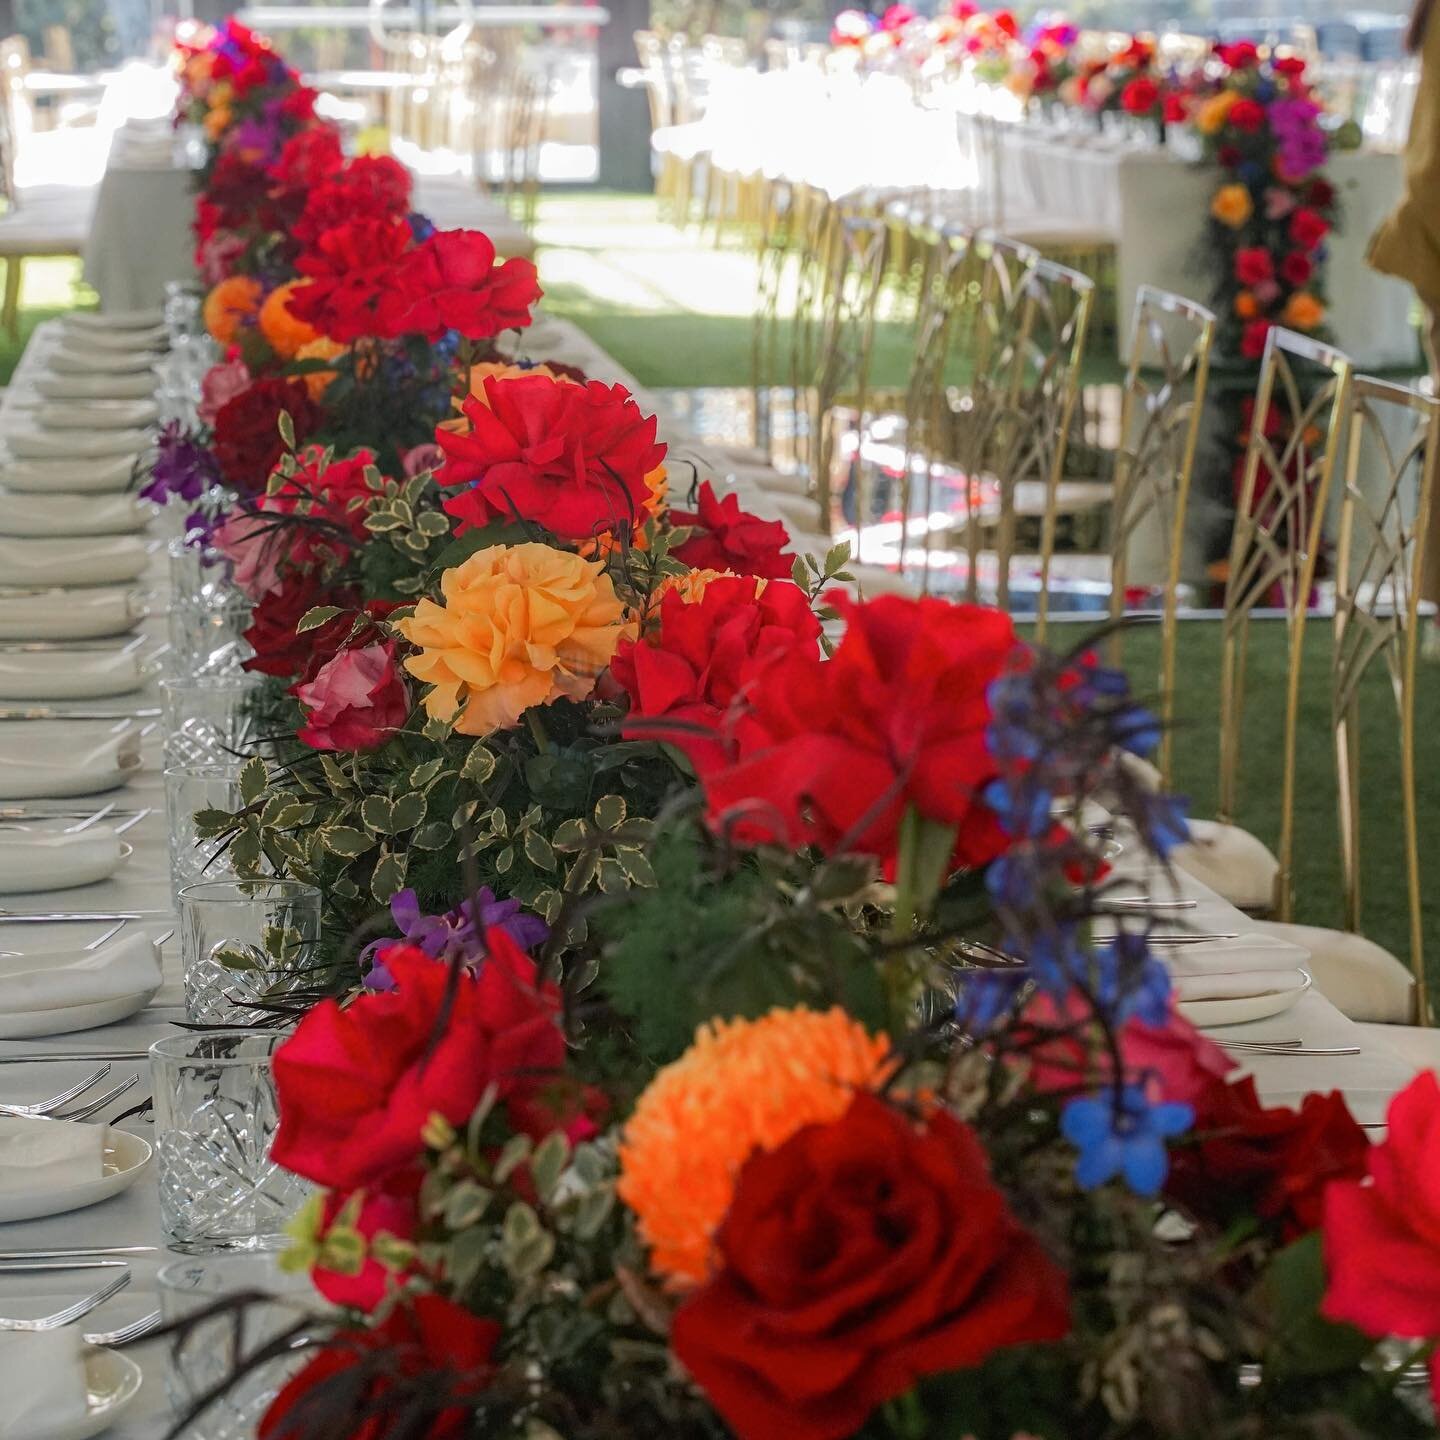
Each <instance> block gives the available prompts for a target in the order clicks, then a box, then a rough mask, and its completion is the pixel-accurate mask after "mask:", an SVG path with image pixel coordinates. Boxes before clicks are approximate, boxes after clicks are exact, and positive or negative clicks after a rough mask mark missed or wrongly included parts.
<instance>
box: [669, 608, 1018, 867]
mask: <svg viewBox="0 0 1440 1440" xmlns="http://www.w3.org/2000/svg"><path fill="white" fill-rule="evenodd" d="M827 599H829V600H830V601H831V602H832V603H833V604H834V605H835V606H836V608H837V609H838V610H839V611H840V612H841V615H842V617H843V618H844V620H845V627H846V628H845V635H844V638H843V639H842V640H841V642H840V645H839V647H838V648H837V649H836V651H835V654H834V656H833V657H832V658H831V659H829V660H822V659H821V658H820V656H819V655H818V654H817V653H814V652H810V653H806V652H805V651H804V650H802V649H799V648H797V649H796V650H795V651H793V652H792V653H789V654H787V655H786V657H785V663H784V664H783V665H769V666H767V667H765V668H764V669H763V670H762V672H761V673H760V674H759V675H758V676H756V677H755V683H753V684H749V683H747V680H748V676H742V677H741V686H742V689H743V690H744V692H745V696H746V701H747V703H746V705H745V708H744V709H743V710H741V711H739V713H738V714H737V713H736V711H734V710H732V712H731V715H730V716H729V717H727V726H726V731H727V734H726V737H725V738H726V739H727V741H728V742H729V744H730V746H731V749H732V752H733V755H734V759H733V762H732V763H730V764H728V765H725V766H723V767H721V768H719V769H709V768H707V769H706V770H705V771H704V772H703V773H702V775H701V779H702V782H703V784H704V787H705V791H706V797H707V800H708V803H709V812H710V820H711V824H712V825H713V826H714V827H715V828H716V829H723V830H725V831H727V832H728V833H730V834H732V835H733V836H734V837H735V838H736V839H737V840H740V841H741V842H742V843H748V844H762V843H776V844H781V845H789V846H791V847H798V846H801V845H816V846H818V847H819V848H820V849H822V850H824V851H826V852H838V851H841V850H844V851H849V852H852V853H857V854H867V855H875V856H878V857H879V858H880V859H881V860H884V861H889V860H890V859H892V858H893V857H894V856H895V855H896V853H897V851H898V848H899V829H900V822H901V819H902V817H903V816H904V814H905V812H906V810H907V809H909V808H911V807H913V808H914V809H915V810H916V811H918V812H919V814H920V815H921V816H923V817H924V818H926V819H928V820H933V821H935V822H937V823H939V824H942V825H948V826H953V827H954V828H955V829H956V832H957V834H956V844H955V854H954V864H955V865H957V866H965V867H968V868H977V867H979V866H982V865H986V864H988V863H989V862H990V861H991V860H993V859H994V858H995V857H996V856H997V855H999V854H1002V853H1003V852H1004V851H1005V850H1006V849H1007V848H1008V841H1007V839H1006V837H1005V834H1004V831H1003V830H1002V829H1001V827H1000V824H999V821H998V820H997V819H996V817H995V815H994V814H993V812H992V811H991V810H990V809H989V808H988V807H987V806H986V805H985V804H984V802H983V801H982V800H981V798H980V795H981V792H982V791H983V790H984V789H985V787H986V785H987V784H988V783H989V782H990V781H991V780H993V779H994V778H995V775H996V773H997V767H996V763H995V760H994V757H993V756H992V755H991V754H990V748H989V744H988V740H987V731H988V728H989V724H990V703H989V698H988V691H989V688H990V685H991V684H992V683H993V682H994V681H995V680H997V679H998V678H999V677H1000V675H1001V674H1002V673H1003V672H1004V670H1005V667H1006V665H1007V664H1008V663H1009V661H1010V659H1011V657H1012V655H1013V654H1014V652H1015V648H1016V639H1015V630H1014V626H1013V625H1012V624H1011V622H1010V617H1009V616H1008V615H1005V614H1003V613H1001V612H1000V611H998V610H992V609H990V608H988V607H985V606H978V605H952V604H950V603H949V602H948V601H944V600H932V599H923V600H905V599H901V598H900V597H899V596H893V595H886V596H881V597H880V598H879V599H876V600H871V601H868V602H866V603H864V604H859V603H857V602H856V601H854V600H852V599H850V598H849V597H848V596H847V595H845V594H843V593H841V592H838V591H837V592H835V593H834V594H833V595H830V596H827ZM677 743H678V744H680V746H681V748H682V749H687V753H690V754H691V755H692V758H693V757H694V754H695V752H694V751H693V750H691V749H689V748H688V747H687V746H686V744H685V742H683V741H677Z"/></svg>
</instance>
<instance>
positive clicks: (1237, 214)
mask: <svg viewBox="0 0 1440 1440" xmlns="http://www.w3.org/2000/svg"><path fill="white" fill-rule="evenodd" d="M1210 213H1211V214H1212V215H1213V216H1214V217H1215V218H1216V219H1217V220H1218V221H1220V223H1221V224H1222V225H1228V226H1229V227H1230V228H1231V229H1232V230H1238V229H1239V228H1240V227H1241V226H1242V225H1243V224H1244V223H1245V222H1246V221H1247V220H1248V219H1249V218H1250V217H1251V215H1253V214H1254V213H1255V205H1254V202H1253V201H1252V200H1251V199H1250V191H1249V190H1248V189H1247V188H1246V187H1245V186H1244V185H1222V186H1221V187H1220V188H1219V189H1218V190H1217V191H1216V192H1215V198H1214V199H1213V200H1212V201H1211V202H1210Z"/></svg>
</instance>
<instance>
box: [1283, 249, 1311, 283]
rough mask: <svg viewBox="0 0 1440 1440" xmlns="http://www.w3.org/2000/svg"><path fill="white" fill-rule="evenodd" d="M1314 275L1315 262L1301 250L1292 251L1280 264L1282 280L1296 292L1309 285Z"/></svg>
mask: <svg viewBox="0 0 1440 1440" xmlns="http://www.w3.org/2000/svg"><path fill="white" fill-rule="evenodd" d="M1314 273H1315V262H1314V261H1313V260H1312V259H1311V258H1310V257H1309V256H1308V255H1306V254H1303V253H1302V252H1301V251H1299V250H1292V251H1291V252H1290V253H1289V254H1288V255H1287V256H1286V257H1285V258H1284V259H1283V260H1282V261H1281V262H1280V278H1281V279H1282V280H1283V281H1284V282H1285V283H1286V284H1287V285H1290V286H1293V287H1294V288H1295V289H1296V290H1299V289H1301V288H1303V287H1304V286H1306V285H1308V284H1309V283H1310V277H1311V276H1312V275H1314Z"/></svg>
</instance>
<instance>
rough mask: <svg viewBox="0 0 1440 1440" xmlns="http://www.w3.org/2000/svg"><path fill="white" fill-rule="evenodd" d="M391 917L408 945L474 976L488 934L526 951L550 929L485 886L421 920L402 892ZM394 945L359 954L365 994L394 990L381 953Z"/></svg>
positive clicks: (382, 943) (374, 945)
mask: <svg viewBox="0 0 1440 1440" xmlns="http://www.w3.org/2000/svg"><path fill="white" fill-rule="evenodd" d="M390 916H391V919H393V920H394V922H395V924H396V926H397V927H398V929H399V931H400V935H401V938H402V939H403V940H404V942H405V943H406V944H407V945H413V946H415V948H416V949H418V950H423V951H424V952H425V953H426V954H427V955H429V956H430V957H431V958H432V959H434V960H443V961H446V962H449V961H451V960H453V959H455V958H456V957H457V956H459V957H460V958H461V959H463V960H464V961H465V963H466V965H467V967H468V968H470V969H472V970H473V969H475V968H477V967H478V965H479V963H480V962H481V961H482V960H484V958H485V932H486V931H487V930H490V929H499V930H503V931H505V933H506V934H507V935H509V937H510V938H511V939H512V940H513V941H514V942H515V943H516V944H517V945H519V946H520V947H521V949H524V950H530V949H533V948H534V947H535V946H536V945H539V944H541V943H542V942H543V941H544V940H545V939H546V938H547V937H548V936H549V934H550V927H549V926H548V925H547V924H546V923H545V922H544V921H543V920H542V919H540V917H539V916H538V915H529V914H526V913H525V912H524V911H522V910H521V908H520V902H519V901H518V900H497V899H496V898H495V895H494V892H493V891H492V890H491V889H490V887H489V886H488V885H482V886H481V887H480V889H479V890H477V891H476V892H475V895H474V898H473V899H471V900H470V901H468V902H462V903H461V904H460V905H458V906H456V908H455V909H454V910H451V911H449V912H448V913H446V914H444V915H422V914H421V913H420V901H419V899H418V897H417V896H416V894H415V892H414V891H413V890H401V891H399V892H398V893H397V894H396V895H394V896H393V897H392V898H391V901H390ZM396 943H397V942H396V941H394V940H391V939H385V940H375V941H372V942H371V943H370V944H369V945H367V946H366V947H365V949H364V950H363V951H362V952H361V955H360V963H361V965H362V967H363V966H366V965H368V966H369V967H370V968H369V969H368V970H367V971H366V973H365V978H364V982H363V983H364V985H365V988H366V989H367V990H393V989H394V988H395V981H394V978H393V977H392V976H391V974H390V971H389V970H388V969H387V968H386V966H385V961H384V952H385V951H386V950H388V949H389V948H390V947H391V946H392V945H394V944H396Z"/></svg>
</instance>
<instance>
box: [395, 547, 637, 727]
mask: <svg viewBox="0 0 1440 1440" xmlns="http://www.w3.org/2000/svg"><path fill="white" fill-rule="evenodd" d="M440 588H441V591H442V593H443V596H444V599H443V602H442V603H440V604H437V603H436V602H435V601H433V600H422V601H420V603H419V604H418V605H417V606H416V607H415V614H414V615H413V616H412V617H411V618H410V619H408V620H402V621H400V622H399V623H398V625H397V628H398V629H399V631H400V633H401V634H402V635H403V636H404V637H405V638H406V639H407V640H408V641H410V643H411V644H412V645H415V646H418V647H419V650H420V654H419V655H412V656H411V657H410V658H409V659H408V660H406V662H405V668H406V669H407V670H409V672H410V673H411V674H412V675H414V676H415V678H416V679H417V680H421V681H424V682H425V683H426V684H428V685H429V686H430V687H431V688H430V690H429V691H427V693H426V695H425V709H426V711H427V712H428V713H429V714H430V715H431V716H432V717H433V718H435V719H438V720H451V721H453V722H454V724H455V728H456V729H457V730H458V731H460V733H461V734H463V735H489V734H491V733H492V732H493V731H495V730H505V729H509V728H510V727H511V726H514V725H516V724H518V723H519V720H520V717H521V716H522V715H523V714H524V713H525V711H527V710H528V709H529V708H530V707H531V706H532V705H548V704H550V702H551V701H553V700H559V699H562V698H563V699H569V700H583V699H585V697H586V696H587V695H589V694H590V692H591V691H592V690H593V689H594V688H595V681H596V679H597V678H598V677H599V675H600V673H601V672H602V671H603V670H604V669H605V667H606V666H607V665H608V664H609V663H610V660H611V658H612V657H613V656H614V654H615V647H616V646H617V645H618V644H619V643H620V640H621V638H622V637H623V636H625V635H626V634H627V633H629V631H630V630H631V628H632V627H630V626H629V625H627V624H626V623H625V606H624V605H623V604H622V603H621V601H620V600H619V598H618V597H617V596H616V594H615V587H614V585H613V584H612V583H611V580H610V577H609V576H608V575H606V574H605V573H604V566H603V565H602V564H600V563H598V562H591V561H587V560H583V559H581V558H580V556H578V555H571V554H569V553H568V552H566V551H564V550H556V549H554V548H552V547H551V546H549V545H541V544H536V543H531V544H526V545H494V546H491V547H490V548H489V549H486V550H481V551H479V552H478V553H477V554H475V555H472V556H471V557H470V558H469V559H468V560H466V561H465V562H464V563H463V564H460V565H457V566H456V567H455V568H454V569H453V570H447V571H446V572H445V573H444V575H442V576H441V577H440Z"/></svg>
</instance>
